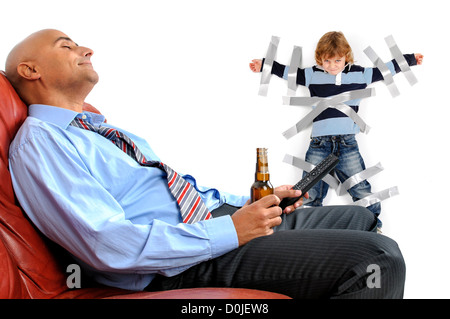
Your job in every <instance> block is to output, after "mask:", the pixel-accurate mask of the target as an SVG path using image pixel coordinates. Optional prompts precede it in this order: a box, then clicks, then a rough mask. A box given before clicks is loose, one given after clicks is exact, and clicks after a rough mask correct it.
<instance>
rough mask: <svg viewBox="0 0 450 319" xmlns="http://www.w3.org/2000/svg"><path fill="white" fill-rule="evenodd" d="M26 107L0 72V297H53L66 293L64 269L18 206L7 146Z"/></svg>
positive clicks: (21, 120)
mask: <svg viewBox="0 0 450 319" xmlns="http://www.w3.org/2000/svg"><path fill="white" fill-rule="evenodd" d="M26 116H27V107H26V105H25V104H24V103H23V102H22V101H21V99H20V98H19V96H18V95H17V93H16V92H15V90H14V88H13V87H12V86H11V84H10V83H9V81H8V80H7V78H6V76H5V74H4V73H3V72H1V71H0V181H1V183H0V274H1V275H0V298H52V297H54V296H57V295H59V294H61V293H62V292H63V291H65V290H67V285H66V274H65V270H64V269H63V267H62V266H61V264H60V263H59V262H58V260H57V259H56V258H55V256H54V252H53V251H52V250H51V246H49V244H48V242H47V240H46V239H44V237H43V236H42V235H41V234H40V233H39V232H38V231H37V230H36V229H35V228H34V226H33V225H32V224H31V223H30V221H29V220H28V219H27V217H26V215H25V214H24V213H23V211H22V209H21V208H20V206H19V205H18V204H17V201H16V198H15V196H14V191H13V187H12V184H11V176H10V174H9V169H8V150H9V144H10V143H11V141H12V139H13V138H14V136H15V134H16V133H17V130H18V129H19V127H20V125H21V124H22V123H23V121H24V120H25V118H26Z"/></svg>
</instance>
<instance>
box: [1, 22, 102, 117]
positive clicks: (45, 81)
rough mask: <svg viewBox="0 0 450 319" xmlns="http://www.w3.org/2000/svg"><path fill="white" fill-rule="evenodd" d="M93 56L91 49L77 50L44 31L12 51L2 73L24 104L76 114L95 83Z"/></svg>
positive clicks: (59, 35) (66, 40) (56, 33)
mask: <svg viewBox="0 0 450 319" xmlns="http://www.w3.org/2000/svg"><path fill="white" fill-rule="evenodd" d="M92 55H93V51H92V50H91V49H88V48H86V47H81V46H79V45H78V44H76V43H75V42H74V41H72V39H71V38H70V37H69V36H67V35H66V34H64V33H63V32H61V31H58V30H53V29H46V30H41V31H38V32H35V33H33V34H31V35H30V36H28V37H27V38H25V39H24V40H23V41H22V42H20V43H19V44H17V45H16V46H15V47H14V48H13V49H12V50H11V52H10V53H9V55H8V57H7V59H6V65H5V72H6V76H7V77H8V79H9V80H10V82H11V84H12V85H13V86H14V88H15V89H16V91H17V93H18V94H19V95H20V97H21V98H22V99H23V100H24V101H25V102H26V103H27V104H35V103H36V104H37V103H39V104H49V105H54V106H59V107H64V108H69V109H77V110H78V109H79V108H80V107H82V104H83V102H84V99H85V98H86V96H87V95H88V94H89V92H90V91H91V90H92V88H93V87H94V85H95V84H96V83H97V81H98V75H97V73H96V72H95V71H94V69H93V67H92V64H91V61H90V58H91V56H92Z"/></svg>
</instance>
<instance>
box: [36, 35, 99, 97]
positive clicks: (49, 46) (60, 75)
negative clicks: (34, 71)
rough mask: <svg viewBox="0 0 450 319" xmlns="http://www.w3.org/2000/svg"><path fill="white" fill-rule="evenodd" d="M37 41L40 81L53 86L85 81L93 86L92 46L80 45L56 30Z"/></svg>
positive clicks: (95, 78)
mask: <svg viewBox="0 0 450 319" xmlns="http://www.w3.org/2000/svg"><path fill="white" fill-rule="evenodd" d="M40 41H41V42H39V44H38V48H39V50H40V54H39V56H38V58H37V60H38V61H37V62H38V67H39V68H40V69H39V72H40V73H41V79H42V80H44V81H47V82H48V83H49V84H50V85H53V86H54V87H55V88H70V87H71V86H72V87H73V86H74V85H76V84H80V83H83V82H86V81H87V82H89V83H91V84H92V85H95V84H96V83H97V82H98V74H97V72H95V71H94V68H93V66H92V63H91V57H92V55H93V54H94V52H93V51H92V50H91V49H89V48H86V47H82V46H79V45H78V44H76V43H75V42H74V41H72V40H71V39H70V38H69V37H68V36H67V35H65V34H64V33H62V32H59V31H56V30H48V31H47V32H45V33H44V34H43V35H42V37H41V39H40Z"/></svg>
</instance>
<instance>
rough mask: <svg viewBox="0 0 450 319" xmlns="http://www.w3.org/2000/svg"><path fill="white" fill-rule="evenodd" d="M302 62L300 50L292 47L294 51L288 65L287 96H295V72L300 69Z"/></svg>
mask: <svg viewBox="0 0 450 319" xmlns="http://www.w3.org/2000/svg"><path fill="white" fill-rule="evenodd" d="M301 62H302V48H301V47H298V46H294V50H293V51H292V57H291V63H290V64H289V71H288V80H287V83H288V91H287V95H288V96H295V93H296V92H297V70H298V68H299V67H300V65H301Z"/></svg>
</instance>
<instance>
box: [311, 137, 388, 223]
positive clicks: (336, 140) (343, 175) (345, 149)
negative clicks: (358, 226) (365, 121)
mask: <svg viewBox="0 0 450 319" xmlns="http://www.w3.org/2000/svg"><path fill="white" fill-rule="evenodd" d="M331 153H333V154H334V155H336V156H337V157H339V163H338V165H337V166H336V168H335V170H334V171H335V173H336V175H337V178H338V179H339V180H340V181H341V183H343V182H344V181H345V180H347V179H348V178H349V177H351V176H353V175H355V174H358V173H359V172H362V171H363V170H365V169H366V166H365V164H364V160H363V158H362V157H361V154H360V153H359V147H358V143H357V141H356V138H355V135H354V134H350V135H337V136H320V137H313V138H312V139H311V143H310V145H309V149H308V151H307V152H306V157H305V160H306V161H307V162H308V163H311V164H313V165H317V164H319V163H320V162H321V161H322V160H323V159H325V158H326V157H327V156H328V155H330V154H331ZM304 175H306V172H303V176H304ZM328 187H329V186H328V184H327V183H325V182H323V181H320V182H319V183H317V184H316V185H315V186H314V187H312V188H311V189H310V190H309V191H308V193H309V199H307V200H306V199H305V201H304V203H305V205H307V206H315V207H317V206H322V202H323V199H324V198H325V196H326V195H327V192H328ZM348 192H349V194H350V195H351V196H352V199H353V201H357V200H360V199H362V198H364V197H366V196H368V195H370V194H371V186H370V184H369V182H368V181H366V180H364V181H362V182H360V183H359V184H356V185H355V186H353V187H352V188H350V189H349V190H348ZM367 208H368V209H369V210H370V211H371V212H372V213H373V214H374V215H375V216H376V217H377V220H378V227H381V226H382V223H381V221H380V220H379V219H378V216H379V215H380V211H381V205H380V203H376V204H373V205H370V206H369V207H367Z"/></svg>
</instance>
